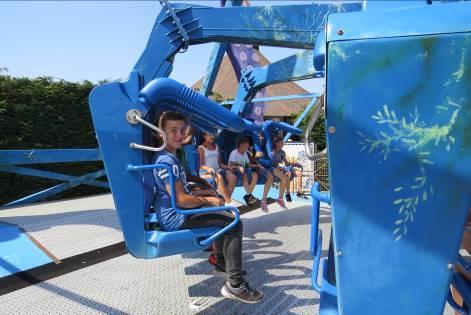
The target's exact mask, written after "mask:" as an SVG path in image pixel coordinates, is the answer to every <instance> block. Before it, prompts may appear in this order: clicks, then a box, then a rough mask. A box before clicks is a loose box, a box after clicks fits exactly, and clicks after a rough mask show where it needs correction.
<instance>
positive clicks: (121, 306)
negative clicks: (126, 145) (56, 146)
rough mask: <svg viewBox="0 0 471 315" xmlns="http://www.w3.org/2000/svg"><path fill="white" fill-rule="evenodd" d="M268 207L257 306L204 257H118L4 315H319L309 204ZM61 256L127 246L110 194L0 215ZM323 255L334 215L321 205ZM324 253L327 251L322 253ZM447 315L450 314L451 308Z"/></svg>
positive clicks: (250, 219)
mask: <svg viewBox="0 0 471 315" xmlns="http://www.w3.org/2000/svg"><path fill="white" fill-rule="evenodd" d="M289 207H290V209H289V210H281V209H280V208H279V207H278V206H276V205H270V213H269V214H263V213H262V212H261V210H259V209H258V210H255V211H252V212H249V213H247V214H244V215H243V216H242V220H243V222H244V236H245V238H244V241H243V250H244V269H245V270H247V272H248V277H247V280H248V281H249V283H250V284H251V285H252V286H253V287H256V288H259V289H261V290H262V291H263V292H264V293H265V299H264V300H263V301H262V302H260V303H258V304H255V305H247V304H243V303H240V302H236V301H232V300H229V299H223V298H222V297H221V295H220V293H219V290H220V289H221V287H222V285H223V283H224V280H223V279H222V278H218V277H216V276H214V275H212V274H211V271H210V267H209V264H208V263H207V262H206V259H207V253H203V252H193V253H188V254H184V255H177V256H172V257H166V258H162V259H155V260H138V259H135V258H133V257H131V256H130V255H125V256H121V257H118V258H114V259H111V260H108V261H105V262H102V263H99V264H97V265H93V266H90V267H87V268H84V269H81V270H78V271H75V272H71V273H68V274H66V275H63V276H60V277H57V278H54V279H51V280H49V281H46V282H42V283H40V284H37V285H34V286H30V287H27V288H24V289H21V290H17V291H15V292H12V293H9V294H5V295H3V296H0V313H1V314H51V313H64V314H103V313H106V314H318V306H319V299H318V298H319V296H318V294H317V293H316V292H315V291H314V290H313V289H312V287H311V283H310V274H311V268H312V257H310V255H309V251H308V250H309V233H310V205H309V204H308V203H305V202H304V203H303V202H293V203H291V204H289ZM0 220H1V221H6V222H10V223H14V224H19V225H21V226H22V227H23V228H25V229H26V230H27V231H29V232H30V233H31V234H32V235H33V236H34V237H35V238H37V239H38V240H40V241H41V242H42V243H43V244H44V245H46V247H47V248H48V249H49V250H50V251H51V252H52V253H53V254H54V255H57V256H59V257H68V256H71V255H74V254H76V253H82V252H84V251H87V250H91V249H96V248H99V247H100V246H106V245H110V244H112V243H116V242H119V241H121V240H122V237H121V234H120V232H119V224H118V222H117V219H116V216H115V213H114V210H113V202H112V199H111V196H110V195H102V196H97V197H91V198H82V199H75V200H70V201H63V202H56V203H45V204H40V205H36V206H29V207H21V208H14V209H10V210H5V211H2V212H0ZM320 225H321V228H322V229H323V233H324V238H323V239H324V244H323V246H324V249H327V248H328V240H329V234H330V211H329V209H328V207H326V206H325V205H324V206H322V207H321V219H320ZM324 254H325V252H324ZM445 314H447V315H448V314H450V315H451V314H452V312H451V310H450V309H449V308H448V307H447V310H446V312H445Z"/></svg>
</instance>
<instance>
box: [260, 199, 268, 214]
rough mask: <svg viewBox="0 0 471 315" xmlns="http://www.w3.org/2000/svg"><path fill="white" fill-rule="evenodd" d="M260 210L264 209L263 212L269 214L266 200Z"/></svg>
mask: <svg viewBox="0 0 471 315" xmlns="http://www.w3.org/2000/svg"><path fill="white" fill-rule="evenodd" d="M260 208H262V211H263V212H265V213H268V205H267V201H266V200H262V203H261V205H260Z"/></svg>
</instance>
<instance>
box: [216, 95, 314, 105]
mask: <svg viewBox="0 0 471 315" xmlns="http://www.w3.org/2000/svg"><path fill="white" fill-rule="evenodd" d="M318 96H320V94H318V93H307V94H291V95H281V96H270V97H260V98H254V99H253V100H252V101H251V102H252V103H257V102H270V101H284V100H297V99H302V98H313V97H318ZM234 103H235V101H224V102H222V103H221V105H232V104H234Z"/></svg>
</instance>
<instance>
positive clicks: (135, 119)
mask: <svg viewBox="0 0 471 315" xmlns="http://www.w3.org/2000/svg"><path fill="white" fill-rule="evenodd" d="M141 116H142V114H141V112H140V111H138V110H137V109H131V110H129V111H128V112H127V113H126V118H127V120H128V122H129V123H130V124H132V125H136V124H137V123H141V124H143V125H144V126H146V127H148V128H150V129H152V130H154V131H157V133H159V134H160V137H161V138H162V140H163V141H162V145H161V146H160V147H158V148H154V147H149V146H146V145H142V144H137V143H134V142H131V143H130V144H129V146H130V147H131V148H133V149H141V150H147V151H152V152H160V151H162V150H163V149H165V147H166V146H167V135H166V134H165V132H164V131H163V130H162V129H160V128H158V127H156V126H154V125H152V124H151V123H149V122H147V121H146V120H144V119H142V118H141Z"/></svg>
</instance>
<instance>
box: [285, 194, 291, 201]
mask: <svg viewBox="0 0 471 315" xmlns="http://www.w3.org/2000/svg"><path fill="white" fill-rule="evenodd" d="M285 198H286V201H287V202H291V201H293V200H292V199H291V194H290V193H286V195H285Z"/></svg>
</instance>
